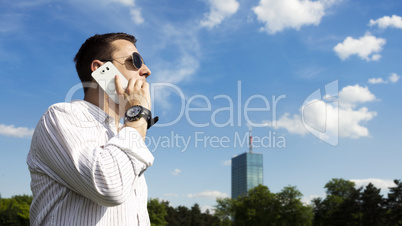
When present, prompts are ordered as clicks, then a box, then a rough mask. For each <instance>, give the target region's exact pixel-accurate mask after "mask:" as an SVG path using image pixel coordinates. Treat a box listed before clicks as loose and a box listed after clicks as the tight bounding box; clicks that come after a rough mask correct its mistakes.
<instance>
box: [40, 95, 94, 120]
mask: <svg viewBox="0 0 402 226" xmlns="http://www.w3.org/2000/svg"><path fill="white" fill-rule="evenodd" d="M94 108H96V107H94V106H91V105H90V104H89V103H87V102H85V101H73V102H71V103H65V102H62V103H56V104H53V105H51V106H50V107H49V108H48V109H47V111H46V112H45V113H44V114H43V116H42V118H41V121H42V122H44V123H52V124H59V122H64V124H66V123H67V124H77V123H79V124H80V125H81V124H86V123H90V124H92V123H94V122H95V121H97V120H96V118H95V114H94V113H93V111H94V110H93V109H94Z"/></svg>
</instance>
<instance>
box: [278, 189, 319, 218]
mask: <svg viewBox="0 0 402 226" xmlns="http://www.w3.org/2000/svg"><path fill="white" fill-rule="evenodd" d="M277 197H278V199H279V202H280V203H281V211H280V219H279V222H280V225H311V223H312V219H313V210H312V208H311V207H310V206H305V205H303V203H302V202H301V198H302V197H303V194H302V193H301V192H300V191H299V190H297V188H296V186H287V187H285V188H283V189H282V191H281V192H279V193H278V194H277Z"/></svg>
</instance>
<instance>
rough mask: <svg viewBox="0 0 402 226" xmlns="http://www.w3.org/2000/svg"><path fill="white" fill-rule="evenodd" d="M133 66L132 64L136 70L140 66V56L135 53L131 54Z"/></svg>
mask: <svg viewBox="0 0 402 226" xmlns="http://www.w3.org/2000/svg"><path fill="white" fill-rule="evenodd" d="M133 64H134V67H136V68H137V69H140V68H141V66H142V58H141V56H140V54H139V53H137V52H134V53H133Z"/></svg>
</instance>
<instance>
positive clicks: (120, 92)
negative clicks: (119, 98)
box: [114, 75, 124, 95]
mask: <svg viewBox="0 0 402 226" xmlns="http://www.w3.org/2000/svg"><path fill="white" fill-rule="evenodd" d="M114 83H115V86H116V92H117V94H118V95H123V94H124V89H123V87H122V86H121V80H120V76H118V75H116V76H114Z"/></svg>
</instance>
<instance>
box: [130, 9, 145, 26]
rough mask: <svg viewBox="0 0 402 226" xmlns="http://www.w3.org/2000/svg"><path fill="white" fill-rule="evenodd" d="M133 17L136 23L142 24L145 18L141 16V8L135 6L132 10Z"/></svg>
mask: <svg viewBox="0 0 402 226" xmlns="http://www.w3.org/2000/svg"><path fill="white" fill-rule="evenodd" d="M130 14H131V19H132V20H133V21H134V23H135V24H142V23H144V21H145V20H144V18H143V17H142V16H141V10H140V9H139V8H135V9H134V8H133V9H131V10H130Z"/></svg>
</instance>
